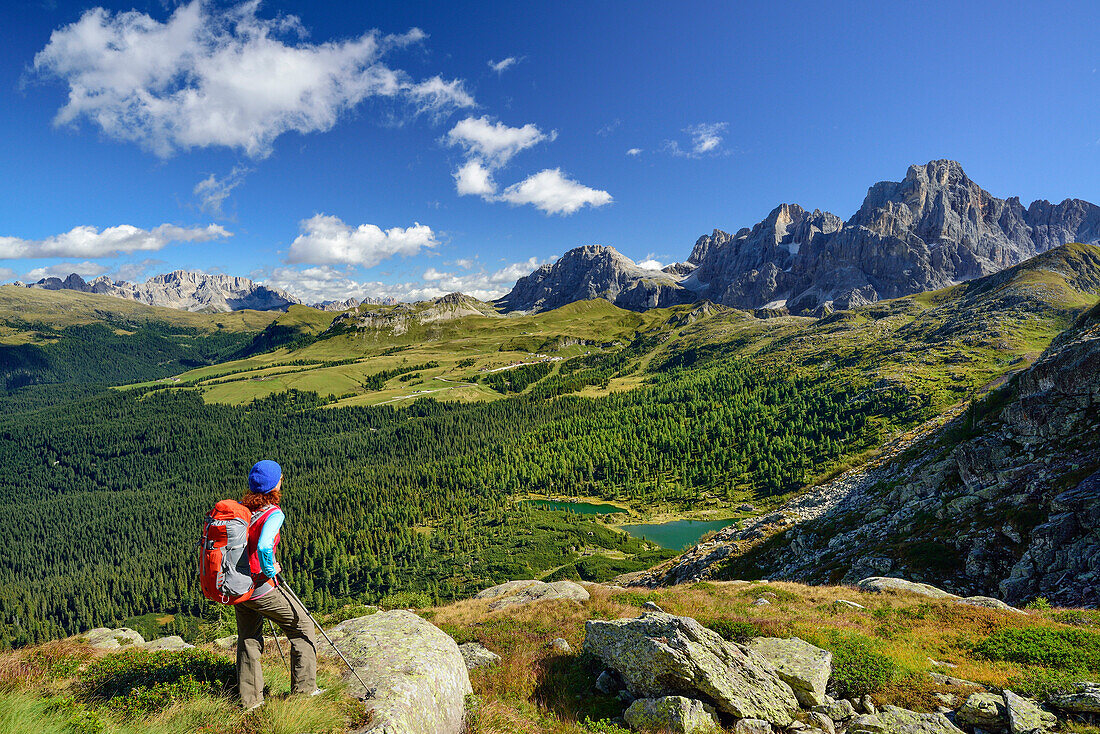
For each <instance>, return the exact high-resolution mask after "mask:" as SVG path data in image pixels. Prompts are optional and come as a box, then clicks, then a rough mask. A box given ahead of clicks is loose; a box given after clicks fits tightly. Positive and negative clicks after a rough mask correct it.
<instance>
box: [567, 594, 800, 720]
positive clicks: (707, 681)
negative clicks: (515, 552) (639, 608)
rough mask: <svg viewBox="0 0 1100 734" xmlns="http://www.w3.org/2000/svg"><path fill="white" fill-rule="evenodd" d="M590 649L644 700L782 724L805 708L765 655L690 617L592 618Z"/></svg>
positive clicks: (587, 649)
mask: <svg viewBox="0 0 1100 734" xmlns="http://www.w3.org/2000/svg"><path fill="white" fill-rule="evenodd" d="M584 651H585V652H586V653H590V654H592V655H595V656H596V657H598V658H599V659H600V660H602V661H603V663H604V664H605V665H607V666H608V667H609V668H612V669H613V670H615V671H617V672H618V673H619V675H620V676H621V677H622V679H623V683H624V684H625V685H626V688H627V690H628V691H630V693H631V694H632V695H634V696H636V697H638V698H660V697H662V696H669V695H687V696H689V697H692V698H701V699H704V700H706V701H708V702H710V703H711V704H713V705H714V706H715V707H716V708H717V709H718V710H719V711H722V712H724V713H727V714H729V715H731V716H734V717H736V718H738V719H763V720H765V721H769V722H772V723H774V724H778V725H780V726H786V725H787V724H790V723H791V720H792V714H793V712H794V711H796V710H797V709H798V699H797V698H795V695H794V691H792V690H791V687H790V686H789V685H787V684H786V683H784V682H783V681H782V680H781V679H780V678H779V676H778V674H777V673H776V671H775V669H774V668H773V667H772V666H771V665H770V664H769V663H768V662H767V661H766V660H764V659H763V658H761V657H760V656H759V655H756V654H755V653H753V652H751V651H750V650H749V649H748V648H746V647H743V646H741V645H738V644H736V643H733V642H727V641H726V640H724V639H722V638H721V637H720V636H719V635H718V634H717V633H715V632H712V631H711V630H709V629H707V628H705V627H703V625H701V624H699V623H698V622H697V621H695V620H694V619H691V618H690V617H677V616H675V615H672V614H664V613H659V612H650V613H648V614H644V615H642V616H641V617H637V618H635V619H615V620H589V621H588V622H586V623H585V639H584Z"/></svg>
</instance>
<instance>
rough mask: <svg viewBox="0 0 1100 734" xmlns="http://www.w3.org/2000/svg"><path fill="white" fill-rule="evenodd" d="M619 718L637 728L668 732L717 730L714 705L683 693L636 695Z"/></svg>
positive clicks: (698, 733) (701, 733)
mask: <svg viewBox="0 0 1100 734" xmlns="http://www.w3.org/2000/svg"><path fill="white" fill-rule="evenodd" d="M623 720H624V721H626V723H627V724H628V725H629V726H630V727H631V728H633V729H637V730H639V731H653V730H657V731H663V732H664V731H667V732H670V733H671V734H712V732H718V731H719V724H718V714H717V713H716V712H715V710H714V707H713V706H711V705H709V704H706V703H703V702H702V701H697V700H695V699H692V698H685V697H684V696H663V697H661V698H639V699H637V700H635V701H634V702H633V703H632V704H630V706H628V707H627V709H626V711H625V712H624V713H623Z"/></svg>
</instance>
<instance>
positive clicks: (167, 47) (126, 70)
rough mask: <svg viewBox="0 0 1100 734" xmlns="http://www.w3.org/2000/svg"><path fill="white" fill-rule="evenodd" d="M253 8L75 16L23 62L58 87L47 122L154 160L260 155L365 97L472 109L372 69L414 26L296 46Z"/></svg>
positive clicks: (454, 84)
mask: <svg viewBox="0 0 1100 734" xmlns="http://www.w3.org/2000/svg"><path fill="white" fill-rule="evenodd" d="M259 5H260V3H259V2H258V1H257V0H249V1H248V2H242V3H240V4H238V5H235V6H230V7H218V6H216V5H215V4H214V3H210V2H204V1H203V0H192V1H191V2H190V3H187V4H185V5H181V6H179V7H178V8H176V10H175V11H174V12H173V13H172V15H171V16H170V17H169V18H168V20H167V21H165V22H163V23H162V22H160V21H157V20H155V19H154V18H152V17H150V16H149V15H146V14H145V13H141V12H138V11H136V10H131V11H128V12H120V13H111V12H110V11H108V10H106V9H104V8H93V9H91V10H88V11H86V12H85V13H84V14H83V15H82V16H81V17H80V19H79V20H77V21H76V22H75V23H72V24H70V25H67V26H64V27H62V28H59V29H58V30H55V31H54V32H53V34H52V35H51V36H50V41H49V43H48V44H46V46H45V48H43V49H42V50H41V51H40V52H39V53H38V54H37V55H35V58H34V69H35V70H36V71H37V72H38V73H39V74H41V75H43V76H49V77H56V78H58V79H60V80H61V81H63V82H64V83H66V84H67V85H68V88H69V96H68V100H67V102H66V104H65V105H64V106H63V107H62V108H61V109H60V111H59V112H58V114H57V116H56V117H55V120H54V121H55V123H56V124H58V125H64V124H70V123H75V122H77V121H79V120H82V119H83V120H87V121H88V122H90V123H92V124H94V125H97V126H98V127H99V128H100V129H101V130H102V131H103V132H104V133H105V134H106V135H108V136H109V137H112V138H116V139H119V140H126V141H132V142H136V143H138V144H140V145H141V146H143V147H145V148H147V149H149V150H152V151H153V152H155V153H156V154H157V155H159V156H161V157H167V156H169V155H171V154H172V153H174V152H176V151H178V150H189V149H192V148H203V147H211V146H222V147H228V148H234V149H239V150H243V151H244V152H246V153H247V154H248V155H250V156H253V157H263V156H265V155H267V154H268V153H270V151H271V145H272V143H273V142H274V140H275V139H276V138H278V137H279V136H280V135H282V134H284V133H286V132H290V131H295V132H299V133H302V134H305V133H310V132H315V131H324V130H328V129H330V128H332V126H333V125H335V124H336V121H337V119H338V118H339V116H340V115H341V114H342V113H344V112H346V111H347V110H349V109H351V108H353V107H355V106H356V105H358V104H359V103H360V102H362V101H363V100H365V99H367V98H370V97H381V98H387V99H393V100H396V101H399V102H402V103H406V104H408V105H410V106H411V108H412V109H413V110H415V111H417V112H429V113H439V112H441V111H443V110H448V109H454V108H462V107H470V106H473V104H474V100H473V98H472V97H471V96H470V95H469V94H468V93H467V92H466V91H465V89H464V87H463V84H462V82H461V81H457V80H455V81H444V80H443V79H441V78H440V77H432V78H430V79H427V80H424V81H415V80H413V79H412V78H411V77H410V75H409V74H407V73H406V72H404V71H402V70H400V69H394V68H391V67H389V66H387V65H386V64H384V63H382V60H381V59H382V57H383V56H385V55H386V54H387V53H388V52H390V51H392V50H393V49H395V48H400V47H403V46H408V45H410V44H414V43H417V42H420V41H422V40H423V39H425V38H426V34H425V33H424V32H423V31H421V30H419V29H417V28H414V29H412V30H410V31H409V32H408V33H405V34H402V35H396V36H392V35H391V36H383V35H381V34H380V33H378V32H377V31H369V32H367V33H364V34H362V35H360V36H358V37H357V38H350V39H347V40H343V41H338V42H336V41H333V42H327V43H318V44H313V43H306V42H303V41H301V40H300V37H301V36H303V35H305V30H304V29H303V28H302V26H301V23H300V21H299V20H298V19H297V18H296V17H294V16H285V17H282V18H275V19H265V18H260V17H258V15H257V11H258V9H259Z"/></svg>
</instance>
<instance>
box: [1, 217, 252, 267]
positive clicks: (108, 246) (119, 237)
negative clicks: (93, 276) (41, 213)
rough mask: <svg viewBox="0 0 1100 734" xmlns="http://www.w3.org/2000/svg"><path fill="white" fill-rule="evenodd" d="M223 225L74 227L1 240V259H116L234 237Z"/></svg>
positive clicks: (2, 238)
mask: <svg viewBox="0 0 1100 734" xmlns="http://www.w3.org/2000/svg"><path fill="white" fill-rule="evenodd" d="M232 236H233V235H232V233H231V232H228V231H226V229H225V228H224V227H222V226H221V225H219V224H211V225H208V226H206V227H177V226H176V225H174V224H162V225H160V226H159V227H154V228H153V229H141V228H140V227H134V226H131V225H129V224H120V225H118V226H117V227H107V228H106V229H104V230H103V231H100V230H98V229H96V228H95V227H89V226H83V227H73V228H72V229H71V230H69V231H68V232H65V233H63V234H58V235H53V236H52V237H47V238H46V239H44V240H25V239H22V238H19V237H0V259H4V260H6V259H10V258H29V257H112V256H114V255H119V254H121V253H126V252H137V251H149V250H160V249H162V248H163V247H165V246H166V245H168V244H170V243H172V242H208V241H210V240H215V239H220V238H222V237H232Z"/></svg>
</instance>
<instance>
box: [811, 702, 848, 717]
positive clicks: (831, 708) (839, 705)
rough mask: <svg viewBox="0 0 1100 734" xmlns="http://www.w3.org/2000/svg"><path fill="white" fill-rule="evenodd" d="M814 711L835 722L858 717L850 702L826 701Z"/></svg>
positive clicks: (815, 707)
mask: <svg viewBox="0 0 1100 734" xmlns="http://www.w3.org/2000/svg"><path fill="white" fill-rule="evenodd" d="M813 708H814V711H816V712H818V713H819V714H825V715H826V716H828V717H829V718H830V719H832V720H833V721H847V720H848V719H850V718H852V717H853V716H855V715H856V709H855V707H854V706H852V704H850V703H849V702H848V701H845V700H840V701H831V700H829V699H828V698H826V699H825V703H822V704H818V705H817V706H814V707H813Z"/></svg>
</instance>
